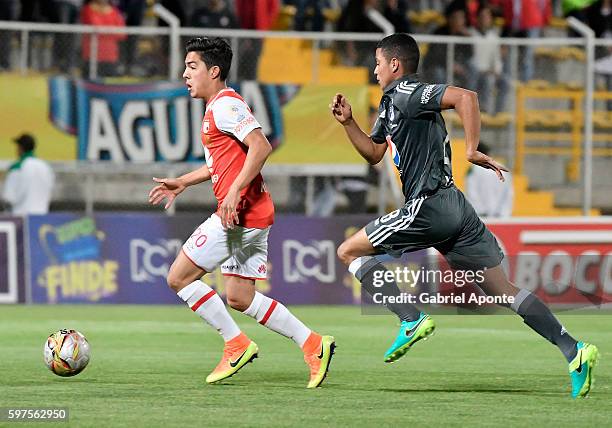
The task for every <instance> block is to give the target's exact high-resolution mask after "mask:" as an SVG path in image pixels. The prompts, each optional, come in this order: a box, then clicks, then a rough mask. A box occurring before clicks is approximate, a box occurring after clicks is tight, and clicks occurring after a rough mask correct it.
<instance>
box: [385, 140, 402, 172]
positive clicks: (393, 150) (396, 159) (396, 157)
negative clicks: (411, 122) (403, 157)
mask: <svg viewBox="0 0 612 428" xmlns="http://www.w3.org/2000/svg"><path fill="white" fill-rule="evenodd" d="M387 143H389V149H390V150H391V158H392V159H393V164H394V165H395V166H396V167H397V168H398V169H399V167H400V155H399V152H398V151H397V147H396V146H395V143H394V142H393V141H391V136H390V135H387Z"/></svg>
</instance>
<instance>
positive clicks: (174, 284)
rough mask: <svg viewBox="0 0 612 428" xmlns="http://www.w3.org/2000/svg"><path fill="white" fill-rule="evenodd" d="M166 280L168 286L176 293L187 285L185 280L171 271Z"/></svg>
mask: <svg viewBox="0 0 612 428" xmlns="http://www.w3.org/2000/svg"><path fill="white" fill-rule="evenodd" d="M166 282H167V283H168V287H170V288H171V289H172V290H174V292H176V293H178V292H179V291H181V290H182V289H183V288H185V287H186V286H187V285H189V284H186V283H185V282H186V281H185V280H184V279H183V278H181V277H179V276H178V275H176V274H174V273H173V272H172V271H170V272H169V273H168V277H167V278H166Z"/></svg>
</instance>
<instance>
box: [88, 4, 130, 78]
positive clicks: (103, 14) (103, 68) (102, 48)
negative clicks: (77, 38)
mask: <svg viewBox="0 0 612 428" xmlns="http://www.w3.org/2000/svg"><path fill="white" fill-rule="evenodd" d="M81 23H83V24H85V25H94V26H113V27H125V21H124V19H123V16H122V15H121V12H120V11H119V9H117V8H116V7H115V6H113V5H111V3H110V1H109V0H91V1H89V3H87V4H86V5H85V6H83V9H82V10H81ZM125 38H126V35H125V34H101V35H99V36H98V50H97V61H98V76H101V77H109V76H116V75H117V74H118V66H119V42H120V41H121V40H125ZM90 55H91V36H90V35H88V34H85V35H84V36H83V45H82V50H81V56H82V58H83V77H86V78H87V77H89V76H90V71H91V70H90V69H89V60H90Z"/></svg>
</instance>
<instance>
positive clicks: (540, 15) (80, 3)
mask: <svg viewBox="0 0 612 428" xmlns="http://www.w3.org/2000/svg"><path fill="white" fill-rule="evenodd" d="M155 3H160V4H161V5H162V6H164V7H166V8H167V9H169V10H170V11H171V12H172V13H173V14H175V15H176V16H177V17H178V18H179V20H180V22H181V25H182V26H187V27H199V28H222V29H235V28H241V29H255V30H268V29H272V28H275V27H274V25H275V23H277V22H278V21H279V20H278V18H279V14H280V13H281V11H283V10H286V8H287V7H291V8H292V10H293V20H292V25H290V26H289V28H288V29H294V30H296V31H337V32H381V27H380V19H383V20H385V21H386V22H387V23H389V24H391V25H392V26H393V28H394V29H395V31H397V32H419V31H420V32H423V31H427V32H430V33H433V34H437V35H452V36H472V37H477V38H481V39H482V41H481V42H479V43H477V44H476V45H468V44H457V45H455V46H454V48H453V50H454V69H453V70H447V69H446V67H447V64H446V52H447V49H448V46H447V45H445V44H430V45H429V46H428V49H427V54H426V55H425V57H424V58H423V62H422V73H423V74H424V76H425V77H426V78H427V79H429V80H431V81H434V82H438V81H439V82H441V81H447V80H448V77H449V76H452V79H453V82H454V83H457V84H461V85H463V86H466V87H469V88H473V89H480V90H483V89H487V88H497V89H496V90H497V92H498V94H497V97H495V99H496V100H497V102H496V103H495V105H491V106H487V110H489V111H490V112H492V113H496V112H498V111H500V109H501V108H502V106H503V100H504V97H505V92H506V91H507V86H508V77H507V76H508V72H509V69H508V68H509V66H508V60H507V58H508V52H507V51H506V50H504V49H502V48H500V46H501V45H500V42H499V38H500V37H506V36H511V37H529V38H532V37H540V36H542V35H543V29H544V28H545V27H546V26H547V25H549V23H550V20H551V17H552V16H553V10H559V11H560V13H562V14H563V16H574V17H577V18H578V19H580V20H582V21H584V22H585V23H587V24H588V25H589V26H591V27H592V28H593V29H594V30H595V33H596V36H597V37H608V38H612V0H448V1H446V2H437V3H443V4H445V5H446V8H445V10H444V11H440V12H442V13H443V16H444V23H443V24H442V25H440V26H438V27H436V28H423V27H422V26H415V25H411V22H410V20H409V19H408V16H409V7H412V8H414V7H415V6H414V5H415V4H416V3H421V2H410V1H409V0H0V20H21V21H38V22H50V23H61V24H75V23H83V24H90V25H110V26H140V25H143V24H144V23H145V16H146V11H147V10H148V8H150V7H151V6H152V5H153V4H155ZM325 11H335V13H331V14H325V13H324V12H325ZM413 12H414V11H413ZM498 18H499V19H498ZM149 22H150V21H149ZM500 22H503V25H500V24H499V23H500ZM496 23H497V25H496ZM157 25H164V24H163V22H161V21H159V22H157ZM570 35H572V33H571V31H570ZM10 37H11V35H10V33H9V32H7V31H3V32H0V46H8V45H9V44H10V43H9V42H10V40H9V38H10ZM40 37H43V35H41V34H37V33H33V34H32V39H33V41H32V42H33V43H34V44H35V41H36V39H37V38H40ZM139 40H141V38H139V36H134V35H129V36H128V35H123V34H114V35H104V36H100V37H99V38H98V41H97V43H98V52H97V56H98V59H99V64H98V74H100V75H103V76H114V75H120V74H139V73H138V70H137V67H138V66H141V67H142V62H141V63H140V64H136V63H135V59H137V58H138V55H136V54H135V52H138V51H139ZM49 43H50V44H51V45H52V50H51V51H52V55H51V56H50V60H49V61H47V62H51V64H47V66H48V67H49V68H56V69H58V70H59V71H61V72H69V71H70V70H72V69H74V68H75V67H78V66H81V67H82V73H84V74H85V75H87V74H88V73H89V68H88V64H89V57H90V52H91V41H90V38H89V37H87V36H85V37H82V38H81V39H80V40H79V39H78V38H75V37H74V36H73V35H72V34H67V33H57V34H56V35H55V36H54V37H53V38H52V40H51V41H50V42H48V41H47V44H49ZM158 43H162V46H161V47H160V46H157V48H158V49H155V48H152V49H150V50H157V51H165V50H166V49H164V48H165V47H167V41H165V42H163V41H162V42H158ZM163 43H166V45H163ZM41 44H44V43H42V42H41ZM261 49H262V43H261V41H260V40H259V39H248V40H247V39H245V40H243V41H241V43H240V46H239V52H238V54H239V55H238V58H239V59H241V63H240V64H239V70H240V73H239V74H240V76H239V77H240V78H243V79H251V78H255V77H256V66H257V61H256V60H253V58H257V57H258V56H259V54H260V52H261ZM79 51H80V55H76V53H77V52H79ZM337 52H338V56H339V58H340V61H341V62H342V63H344V64H345V65H349V66H353V65H357V66H366V67H368V68H370V69H371V68H373V62H372V61H373V59H372V58H373V57H372V54H371V53H372V43H370V42H344V43H338V45H337ZM609 54H610V53H609V52H608V50H606V49H605V48H599V49H598V58H602V57H606V56H608V55H609ZM31 55H34V54H33V53H31ZM519 58H520V75H519V77H520V79H521V80H523V81H528V80H531V79H533V78H534V50H533V48H532V47H525V48H523V49H522V50H521V51H520V54H519ZM9 61H10V55H6V54H5V53H3V55H0V68H7V67H9ZM32 62H34V63H37V61H36V58H32V61H30V63H32ZM41 62H44V61H38V63H41ZM153 62H154V61H153ZM145 64H146V62H145ZM39 68H44V67H42V66H41V67H39ZM153 68H154V67H153ZM156 71H158V70H154V69H153V71H152V72H156ZM141 72H142V71H141ZM485 104H488V102H487V100H485Z"/></svg>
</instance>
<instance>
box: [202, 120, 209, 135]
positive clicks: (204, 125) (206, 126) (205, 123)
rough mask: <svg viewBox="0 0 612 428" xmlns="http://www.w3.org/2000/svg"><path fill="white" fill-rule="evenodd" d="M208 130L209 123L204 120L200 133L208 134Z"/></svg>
mask: <svg viewBox="0 0 612 428" xmlns="http://www.w3.org/2000/svg"><path fill="white" fill-rule="evenodd" d="M209 129H210V122H209V121H208V120H205V121H204V122H202V133H204V134H208V130H209Z"/></svg>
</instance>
